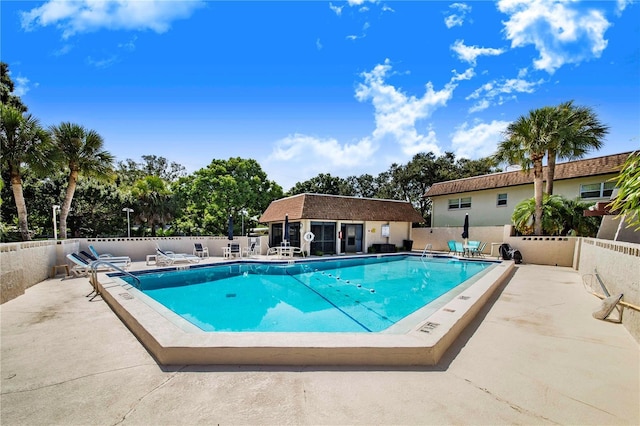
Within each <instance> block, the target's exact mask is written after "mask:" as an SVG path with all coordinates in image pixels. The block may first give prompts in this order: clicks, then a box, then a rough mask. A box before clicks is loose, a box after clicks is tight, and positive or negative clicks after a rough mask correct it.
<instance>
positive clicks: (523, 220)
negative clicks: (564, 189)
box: [511, 194, 565, 235]
mask: <svg viewBox="0 0 640 426" xmlns="http://www.w3.org/2000/svg"><path fill="white" fill-rule="evenodd" d="M535 211H536V203H535V198H529V199H526V200H524V201H521V202H520V203H518V204H517V205H516V207H515V208H514V209H513V214H512V215H511V220H512V221H513V224H514V226H515V227H516V229H517V230H518V232H520V233H521V234H523V235H531V234H532V230H533V229H535V228H536V225H540V227H541V228H542V230H543V232H544V233H545V234H546V235H559V234H560V233H561V231H562V230H563V228H564V222H565V220H564V216H565V204H564V199H563V198H562V197H561V196H559V195H548V194H544V195H543V197H542V216H541V219H540V222H537V219H536V217H535ZM533 233H535V235H542V232H540V233H537V232H533Z"/></svg>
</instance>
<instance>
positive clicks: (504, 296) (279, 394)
mask: <svg viewBox="0 0 640 426" xmlns="http://www.w3.org/2000/svg"><path fill="white" fill-rule="evenodd" d="M90 290H91V287H90V285H89V282H88V280H87V279H86V278H76V279H62V280H61V279H60V278H57V279H51V280H47V281H45V282H42V283H40V284H38V285H36V286H34V287H32V288H30V289H28V290H27V292H26V293H25V294H24V295H23V296H20V297H18V298H16V299H14V300H11V301H9V302H7V303H5V304H3V305H1V307H0V319H1V322H2V324H1V327H2V328H1V341H0V344H1V356H2V358H1V371H0V373H1V382H0V390H1V401H0V402H1V407H0V424H3V425H5V424H6V425H23V424H24V425H26V424H29V425H32V424H65V425H75V424H77V425H87V424H91V425H93V424H96V425H103V424H144V425H146V424H608V425H618V424H630V425H637V424H640V404H638V401H640V350H639V346H638V343H637V342H636V341H635V340H634V339H633V338H632V337H631V336H630V334H629V333H628V332H627V331H626V329H625V328H624V327H623V326H622V325H620V324H613V323H609V322H604V321H598V320H595V319H593V318H592V316H591V313H592V312H593V311H595V310H597V309H598V308H599V307H600V303H601V302H600V300H599V299H597V298H596V297H594V296H592V295H590V294H589V293H587V292H586V291H585V290H584V289H583V286H582V283H581V277H580V275H579V274H578V273H577V272H576V271H574V270H572V269H570V268H560V267H550V266H536V265H518V266H517V267H516V272H515V274H514V275H513V277H512V278H511V279H510V280H509V281H508V282H507V283H506V285H504V286H503V287H501V288H499V289H498V290H497V292H496V293H495V294H494V297H492V299H491V301H490V302H489V304H488V305H486V306H485V307H484V308H483V310H482V311H481V312H480V314H479V317H478V318H476V319H475V320H474V321H473V322H472V323H471V325H470V326H469V327H467V329H465V331H464V332H463V333H462V335H461V336H460V337H459V338H458V339H457V340H456V342H455V343H454V344H453V345H452V346H451V347H450V348H449V350H448V351H447V352H446V354H445V355H444V357H443V358H442V359H441V360H440V362H439V363H438V364H437V365H436V366H431V367H397V368H392V367H388V368H380V367H378V368H367V367H357V366H350V367H304V366H302V367H290V366H289V367H287V366H278V367H260V366H237V365H236V366H194V365H174V366H159V365H158V364H157V363H156V362H155V360H154V359H153V358H152V357H151V356H150V355H149V353H148V352H147V351H146V350H145V349H144V347H143V346H142V345H141V344H140V343H139V342H138V341H137V340H136V338H135V337H134V336H133V335H132V334H131V332H130V331H129V330H128V329H127V328H126V327H125V326H124V325H123V323H122V322H121V321H120V320H119V319H118V318H117V317H116V316H115V315H114V313H113V312H112V311H111V309H110V308H109V307H108V306H107V305H106V304H105V303H104V302H103V301H102V300H101V299H100V298H99V297H98V298H96V299H95V300H94V301H93V302H89V301H88V299H87V298H85V297H84V295H85V294H87V293H88V292H89V291H90Z"/></svg>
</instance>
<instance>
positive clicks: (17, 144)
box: [0, 104, 55, 241]
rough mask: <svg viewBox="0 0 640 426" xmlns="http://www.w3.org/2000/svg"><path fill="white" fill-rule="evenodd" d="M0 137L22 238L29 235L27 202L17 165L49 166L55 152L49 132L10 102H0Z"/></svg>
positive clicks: (38, 169)
mask: <svg viewBox="0 0 640 426" xmlns="http://www.w3.org/2000/svg"><path fill="white" fill-rule="evenodd" d="M0 140H1V142H2V157H1V158H2V165H3V167H6V168H7V169H8V171H9V175H10V180H11V190H12V191H13V198H14V200H15V202H16V209H17V211H18V227H19V229H20V234H21V236H22V240H23V241H27V240H30V239H31V235H30V234H29V223H28V221H27V206H26V203H25V200H24V194H23V191H22V174H21V166H22V165H23V164H26V165H28V166H29V167H30V168H31V169H32V170H34V171H35V172H38V173H41V174H43V173H47V172H51V171H52V170H53V167H54V164H55V156H54V155H53V153H52V150H51V145H50V139H49V134H48V133H47V132H46V131H45V130H44V129H43V128H42V127H40V124H39V122H38V120H37V119H36V118H34V117H33V116H32V115H31V114H27V115H23V113H22V112H21V111H20V110H19V109H17V108H15V107H12V106H9V105H4V104H3V105H0Z"/></svg>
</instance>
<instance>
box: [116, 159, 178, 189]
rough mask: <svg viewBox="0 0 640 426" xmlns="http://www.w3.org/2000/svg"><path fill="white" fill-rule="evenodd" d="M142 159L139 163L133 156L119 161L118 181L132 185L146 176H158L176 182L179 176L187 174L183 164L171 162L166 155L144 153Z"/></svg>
mask: <svg viewBox="0 0 640 426" xmlns="http://www.w3.org/2000/svg"><path fill="white" fill-rule="evenodd" d="M142 160H143V161H142V162H141V163H137V162H135V161H134V160H132V159H131V158H127V159H126V160H125V161H119V162H118V167H117V173H118V181H119V182H120V183H124V184H127V185H132V184H133V183H134V182H136V181H138V180H140V179H142V178H144V177H145V176H157V177H159V178H161V179H164V180H165V181H166V182H175V181H176V180H177V179H178V178H180V177H183V176H185V175H186V172H185V167H184V166H183V165H181V164H178V163H176V162H174V161H171V162H169V161H168V160H167V159H166V158H164V157H158V156H155V155H143V156H142Z"/></svg>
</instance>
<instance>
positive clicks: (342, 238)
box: [259, 194, 424, 255]
mask: <svg viewBox="0 0 640 426" xmlns="http://www.w3.org/2000/svg"><path fill="white" fill-rule="evenodd" d="M423 221H424V219H423V217H422V216H421V215H420V213H419V212H418V211H417V210H416V209H415V208H414V207H413V205H411V203H409V202H406V201H396V200H384V199H378V198H360V197H346V196H339V195H325V194H298V195H294V196H291V197H287V198H281V199H279V200H275V201H273V202H272V203H271V204H270V205H269V207H268V208H267V209H266V210H265V212H264V213H263V214H262V216H261V217H260V219H259V222H261V223H265V224H267V225H268V226H269V245H270V246H271V247H276V246H279V245H280V244H281V243H282V242H283V241H284V240H285V238H284V237H285V223H286V224H287V225H288V233H289V239H288V243H289V244H290V245H291V246H294V247H301V248H302V250H304V251H307V252H309V253H311V254H316V255H321V254H342V253H363V252H376V253H380V252H391V251H396V249H397V248H398V247H400V248H402V247H404V248H405V249H410V248H411V247H408V246H411V229H412V224H413V223H420V222H423Z"/></svg>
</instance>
